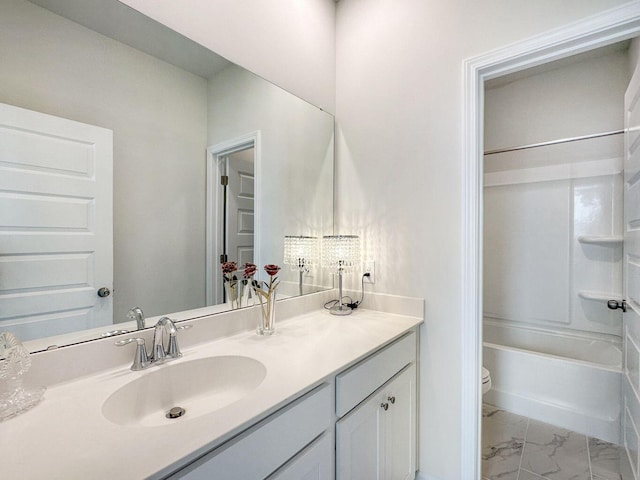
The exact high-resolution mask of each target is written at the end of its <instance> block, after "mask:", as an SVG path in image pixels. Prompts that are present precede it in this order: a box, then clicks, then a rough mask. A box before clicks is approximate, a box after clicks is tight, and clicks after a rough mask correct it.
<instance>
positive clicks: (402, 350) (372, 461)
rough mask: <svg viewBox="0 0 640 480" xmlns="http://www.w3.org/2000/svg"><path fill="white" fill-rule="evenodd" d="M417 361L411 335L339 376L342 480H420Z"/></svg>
mask: <svg viewBox="0 0 640 480" xmlns="http://www.w3.org/2000/svg"><path fill="white" fill-rule="evenodd" d="M415 360H416V335H415V333H413V332H412V333H410V334H408V335H406V336H405V337H403V338H401V339H400V340H398V341H396V342H394V343H393V344H391V345H390V346H388V347H386V348H385V349H383V350H382V351H381V352H379V353H376V354H374V355H373V356H372V357H369V358H368V359H365V360H364V361H363V362H361V363H360V364H358V365H356V366H354V367H352V368H351V369H349V370H348V371H347V372H345V373H344V374H340V375H338V377H337V378H336V389H337V390H336V410H337V412H338V415H340V414H341V413H345V414H344V416H343V417H342V418H340V420H338V422H337V423H336V478H337V480H375V479H380V480H383V479H384V480H405V479H413V478H414V477H415V473H416V461H415V458H416V365H415ZM372 386H375V389H374V391H373V393H370V391H371V388H372ZM358 399H360V400H362V402H361V403H359V404H358V405H357V406H356V407H355V408H352V409H351V408H350V407H351V406H353V403H354V402H356V401H357V400H358ZM345 411H348V412H349V413H346V412H345Z"/></svg>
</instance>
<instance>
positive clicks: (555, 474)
mask: <svg viewBox="0 0 640 480" xmlns="http://www.w3.org/2000/svg"><path fill="white" fill-rule="evenodd" d="M630 472H631V469H630V467H629V464H628V462H627V456H626V453H625V451H624V448H623V447H619V446H617V445H613V444H611V443H607V442H604V441H602V440H598V439H595V438H591V437H587V436H585V435H582V434H579V433H575V432H572V431H569V430H565V429H563V428H560V427H555V426H553V425H549V424H546V423H542V422H539V421H537V420H533V419H529V418H527V417H522V416H520V415H516V414H514V413H509V412H507V411H505V410H500V409H498V408H496V407H493V406H491V405H486V404H485V405H483V407H482V478H483V480H541V479H548V480H620V479H624V480H627V479H631V478H633V476H632V475H631V474H630Z"/></svg>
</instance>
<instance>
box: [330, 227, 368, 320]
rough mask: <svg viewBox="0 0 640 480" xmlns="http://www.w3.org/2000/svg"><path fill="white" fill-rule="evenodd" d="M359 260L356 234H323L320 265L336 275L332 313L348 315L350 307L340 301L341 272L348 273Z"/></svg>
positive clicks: (358, 243) (358, 242) (358, 244)
mask: <svg viewBox="0 0 640 480" xmlns="http://www.w3.org/2000/svg"><path fill="white" fill-rule="evenodd" d="M359 262H360V237H358V236H357V235H325V236H324V237H322V267H323V268H326V269H328V270H331V271H332V273H334V274H337V275H338V301H337V303H336V305H334V306H333V307H332V308H331V309H330V310H329V311H330V313H332V314H333V315H349V314H350V313H351V312H352V308H351V307H349V306H348V305H344V304H343V303H342V274H343V273H350V272H351V271H353V269H354V267H355V266H356V265H357V264H359Z"/></svg>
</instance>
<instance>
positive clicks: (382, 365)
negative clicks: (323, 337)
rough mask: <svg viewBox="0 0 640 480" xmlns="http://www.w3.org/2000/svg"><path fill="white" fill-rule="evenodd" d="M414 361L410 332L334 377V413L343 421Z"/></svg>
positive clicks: (414, 334) (414, 349)
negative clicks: (345, 415)
mask: <svg viewBox="0 0 640 480" xmlns="http://www.w3.org/2000/svg"><path fill="white" fill-rule="evenodd" d="M415 358H416V333H415V331H412V332H410V333H408V334H406V335H405V336H404V337H402V338H400V339H398V340H396V341H395V342H394V343H392V344H391V345H389V346H387V347H385V348H383V349H382V350H380V351H379V352H377V353H374V354H373V355H372V356H370V357H368V358H365V359H364V360H362V361H361V362H360V363H358V364H356V365H354V366H353V367H351V368H350V369H348V370H346V371H345V372H343V373H340V374H339V375H338V376H336V413H337V415H338V417H342V416H343V415H344V414H345V413H347V412H348V411H349V410H351V409H352V408H353V407H355V406H356V405H358V404H359V403H360V402H361V401H362V400H364V399H365V398H367V397H368V396H369V395H371V394H372V393H373V392H375V391H376V390H377V389H378V388H379V387H380V386H381V385H382V384H383V383H385V382H386V381H387V380H389V379H390V378H391V377H393V376H394V375H395V374H396V373H398V372H399V371H400V370H402V369H403V368H404V367H405V366H406V365H408V364H409V363H411V362H413V361H414V360H415Z"/></svg>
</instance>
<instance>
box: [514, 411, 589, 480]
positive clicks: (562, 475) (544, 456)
mask: <svg viewBox="0 0 640 480" xmlns="http://www.w3.org/2000/svg"><path fill="white" fill-rule="evenodd" d="M588 455H589V453H588V449H587V438H586V437H585V436H584V435H581V434H578V433H575V432H571V431H569V430H565V429H563V428H559V427H554V426H552V425H548V424H546V423H542V422H538V421H535V420H531V421H530V422H529V428H528V430H527V436H526V445H525V448H524V452H523V455H522V468H523V469H525V470H528V471H530V472H533V473H535V474H537V475H540V476H543V477H545V478H548V479H550V480H590V477H591V474H590V471H589V456H588Z"/></svg>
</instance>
